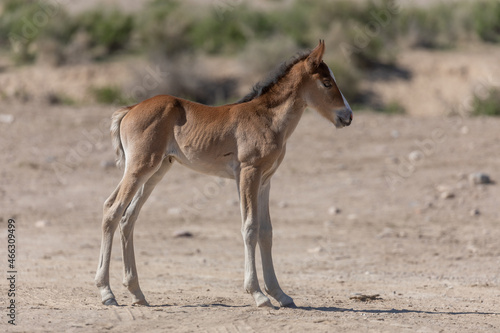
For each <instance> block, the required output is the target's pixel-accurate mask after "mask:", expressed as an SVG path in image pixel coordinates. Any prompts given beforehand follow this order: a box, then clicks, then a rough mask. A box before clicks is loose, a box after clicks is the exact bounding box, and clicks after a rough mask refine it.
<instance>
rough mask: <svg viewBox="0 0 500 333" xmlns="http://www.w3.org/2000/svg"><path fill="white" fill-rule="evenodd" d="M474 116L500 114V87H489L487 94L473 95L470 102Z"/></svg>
mask: <svg viewBox="0 0 500 333" xmlns="http://www.w3.org/2000/svg"><path fill="white" fill-rule="evenodd" d="M472 115H474V116H500V89H498V88H490V90H489V91H488V94H487V96H478V95H477V94H476V95H475V96H474V100H473V102H472Z"/></svg>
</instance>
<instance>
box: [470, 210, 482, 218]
mask: <svg viewBox="0 0 500 333" xmlns="http://www.w3.org/2000/svg"><path fill="white" fill-rule="evenodd" d="M469 214H470V216H479V215H481V212H480V211H479V209H477V208H474V209H472V210H471V211H470V212H469Z"/></svg>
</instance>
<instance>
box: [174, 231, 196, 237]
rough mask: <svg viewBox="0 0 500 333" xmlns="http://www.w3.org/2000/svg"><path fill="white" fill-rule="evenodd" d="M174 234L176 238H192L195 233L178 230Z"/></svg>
mask: <svg viewBox="0 0 500 333" xmlns="http://www.w3.org/2000/svg"><path fill="white" fill-rule="evenodd" d="M173 236H174V237H175V238H181V237H184V238H191V237H193V234H192V233H191V232H190V231H187V230H177V231H176V232H174V234H173Z"/></svg>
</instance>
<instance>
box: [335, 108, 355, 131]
mask: <svg viewBox="0 0 500 333" xmlns="http://www.w3.org/2000/svg"><path fill="white" fill-rule="evenodd" d="M336 118H337V119H336V124H335V127H337V128H342V127H345V126H349V125H351V123H352V110H351V109H350V108H344V109H341V110H339V111H337V117H336Z"/></svg>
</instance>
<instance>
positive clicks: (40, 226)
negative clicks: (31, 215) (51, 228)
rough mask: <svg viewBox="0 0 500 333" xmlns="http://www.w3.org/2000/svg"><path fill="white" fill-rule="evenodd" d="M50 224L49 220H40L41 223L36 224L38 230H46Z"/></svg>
mask: <svg viewBox="0 0 500 333" xmlns="http://www.w3.org/2000/svg"><path fill="white" fill-rule="evenodd" d="M49 224H50V223H49V221H47V220H40V221H36V222H35V227H37V228H45V227H46V226H48V225H49Z"/></svg>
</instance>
